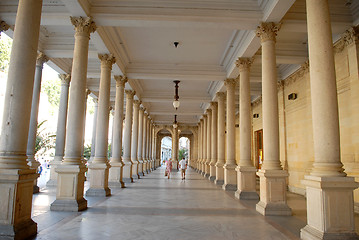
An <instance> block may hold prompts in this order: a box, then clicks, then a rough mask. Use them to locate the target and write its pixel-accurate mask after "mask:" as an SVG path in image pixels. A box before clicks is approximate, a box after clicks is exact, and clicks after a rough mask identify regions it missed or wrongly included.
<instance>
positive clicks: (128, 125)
mask: <svg viewBox="0 0 359 240" xmlns="http://www.w3.org/2000/svg"><path fill="white" fill-rule="evenodd" d="M125 92H126V117H125V132H124V137H123V141H124V145H123V164H124V166H123V172H122V173H123V181H124V182H133V178H132V162H131V135H132V134H131V132H132V114H133V96H134V95H135V92H134V91H132V90H125Z"/></svg>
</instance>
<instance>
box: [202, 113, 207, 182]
mask: <svg viewBox="0 0 359 240" xmlns="http://www.w3.org/2000/svg"><path fill="white" fill-rule="evenodd" d="M202 134H203V160H202V168H201V170H202V175H203V176H204V175H205V174H206V162H207V114H205V115H203V133H202Z"/></svg>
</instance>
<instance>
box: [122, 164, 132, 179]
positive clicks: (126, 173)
mask: <svg viewBox="0 0 359 240" xmlns="http://www.w3.org/2000/svg"><path fill="white" fill-rule="evenodd" d="M122 181H123V182H124V183H133V178H132V163H131V162H129V161H128V162H124V163H123V166H122Z"/></svg>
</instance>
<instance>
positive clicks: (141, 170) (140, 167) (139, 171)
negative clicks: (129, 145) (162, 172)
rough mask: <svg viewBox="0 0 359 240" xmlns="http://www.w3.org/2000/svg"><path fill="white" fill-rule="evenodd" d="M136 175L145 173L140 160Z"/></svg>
mask: <svg viewBox="0 0 359 240" xmlns="http://www.w3.org/2000/svg"><path fill="white" fill-rule="evenodd" d="M138 175H140V176H145V173H144V172H143V162H142V161H139V162H138Z"/></svg>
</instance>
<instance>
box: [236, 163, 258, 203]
mask: <svg viewBox="0 0 359 240" xmlns="http://www.w3.org/2000/svg"><path fill="white" fill-rule="evenodd" d="M236 171H237V191H236V193H235V197H236V198H238V199H247V200H258V199H259V195H258V193H257V192H256V171H257V169H256V168H255V167H250V166H249V167H243V166H238V167H237V168H236Z"/></svg>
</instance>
